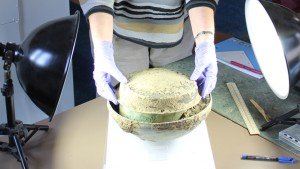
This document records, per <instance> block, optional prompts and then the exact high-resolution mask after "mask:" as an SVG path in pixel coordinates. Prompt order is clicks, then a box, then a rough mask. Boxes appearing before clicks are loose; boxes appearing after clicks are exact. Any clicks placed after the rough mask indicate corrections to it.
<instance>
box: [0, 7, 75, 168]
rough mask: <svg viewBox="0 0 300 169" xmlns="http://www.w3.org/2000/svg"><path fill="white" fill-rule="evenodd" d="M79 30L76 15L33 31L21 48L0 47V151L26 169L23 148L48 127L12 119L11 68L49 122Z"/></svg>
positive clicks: (9, 44)
mask: <svg viewBox="0 0 300 169" xmlns="http://www.w3.org/2000/svg"><path fill="white" fill-rule="evenodd" d="M78 27H79V13H76V14H74V15H70V16H66V17H63V18H59V19H56V20H53V21H49V22H47V23H45V24H43V25H41V26H39V27H38V28H36V29H35V30H34V31H32V32H31V34H30V35H29V36H28V37H27V38H26V39H25V40H24V42H23V43H22V44H20V45H17V44H14V43H6V44H2V43H0V57H1V58H2V60H3V62H4V65H3V69H4V84H3V87H2V88H1V92H2V94H3V96H4V97H5V104H6V113H7V123H6V124H2V125H1V126H0V135H6V136H8V142H0V151H5V152H9V153H11V154H12V155H13V156H15V157H16V158H17V160H18V161H20V162H21V165H22V168H23V169H28V164H27V161H26V157H25V155H24V152H23V150H22V146H23V145H24V144H25V143H26V142H27V141H28V140H29V139H30V138H31V137H32V136H33V135H34V134H35V133H36V132H37V131H39V130H43V131H47V130H48V129H49V127H48V126H47V125H35V124H23V123H22V122H21V121H18V120H16V119H15V109H14V100H13V94H14V90H13V81H12V79H11V71H10V68H11V66H12V63H14V64H15V67H16V72H17V78H18V80H19V82H20V84H21V86H22V88H23V89H24V91H25V93H26V94H27V95H28V96H29V98H30V99H31V100H32V101H33V103H34V104H35V105H36V106H37V107H38V108H40V109H41V110H42V111H43V112H44V113H45V114H47V115H48V116H49V119H50V121H51V120H52V118H53V116H54V113H55V110H56V107H57V105H58V101H59V98H60V95H61V92H62V88H63V84H64V82H65V78H66V74H67V71H68V67H69V65H70V63H71V58H72V55H73V49H74V46H75V41H76V37H77V32H78Z"/></svg>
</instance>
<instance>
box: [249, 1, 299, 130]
mask: <svg viewBox="0 0 300 169" xmlns="http://www.w3.org/2000/svg"><path fill="white" fill-rule="evenodd" d="M245 16H246V23H247V29H248V33H249V37H250V40H251V44H252V46H253V50H254V53H255V56H256V59H257V61H258V64H259V66H260V68H261V70H262V72H263V75H264V77H265V79H266V81H267V83H268V85H269V86H270V88H271V89H272V91H273V92H274V93H275V94H276V95H277V96H278V97H279V98H280V99H286V98H287V96H288V94H289V91H290V87H294V86H296V85H297V83H298V82H299V80H300V17H299V16H297V14H296V13H295V12H293V11H292V10H290V9H288V8H286V7H284V6H281V5H279V4H276V3H272V2H269V1H264V0H246V4H245ZM297 114H300V108H299V105H297V108H295V109H294V110H292V111H289V112H287V113H285V114H283V115H281V116H279V117H276V118H274V119H272V120H271V121H270V122H268V123H266V124H264V125H262V128H261V130H262V131H264V130H266V129H268V128H270V127H272V126H274V125H276V124H287V125H293V124H300V119H299V118H293V116H295V115H297Z"/></svg>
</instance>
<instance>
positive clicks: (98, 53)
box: [93, 41, 127, 105]
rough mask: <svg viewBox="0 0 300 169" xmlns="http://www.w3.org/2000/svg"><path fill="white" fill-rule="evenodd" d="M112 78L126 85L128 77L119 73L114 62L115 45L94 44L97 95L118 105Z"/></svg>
mask: <svg viewBox="0 0 300 169" xmlns="http://www.w3.org/2000/svg"><path fill="white" fill-rule="evenodd" d="M111 76H113V77H114V78H115V79H116V80H117V81H119V82H121V83H126V82H127V79H126V77H125V76H124V75H123V74H122V73H121V72H120V71H119V69H118V68H117V66H116V64H115V60H114V50H113V44H112V43H111V42H108V41H102V42H99V43H94V72H93V77H94V80H95V84H96V88H97V93H98V94H99V95H100V96H102V97H104V98H105V99H107V100H109V101H111V102H113V103H114V104H115V105H116V104H118V101H117V98H116V95H115V90H114V87H113V86H112V84H111Z"/></svg>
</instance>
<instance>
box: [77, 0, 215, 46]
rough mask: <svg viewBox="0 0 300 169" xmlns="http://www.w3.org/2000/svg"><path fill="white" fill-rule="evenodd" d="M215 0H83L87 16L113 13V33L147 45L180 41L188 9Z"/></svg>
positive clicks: (208, 5)
mask: <svg viewBox="0 0 300 169" xmlns="http://www.w3.org/2000/svg"><path fill="white" fill-rule="evenodd" d="M215 5H216V2H215V1H214V0H81V7H82V9H83V11H84V12H85V14H86V16H87V17H88V16H89V15H90V14H92V13H94V12H106V13H110V14H112V15H113V16H114V33H115V34H116V35H118V36H120V37H122V38H125V39H129V40H131V41H133V42H137V43H139V44H141V43H142V44H143V43H144V44H143V45H145V46H152V47H153V45H154V46H155V44H159V46H164V45H163V44H166V46H168V45H170V44H172V45H174V44H177V43H179V41H180V40H181V38H182V34H183V23H184V18H185V17H186V16H187V10H186V9H191V8H193V7H198V6H207V7H210V8H212V9H214V10H215Z"/></svg>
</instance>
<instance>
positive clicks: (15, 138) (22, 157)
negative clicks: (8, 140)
mask: <svg viewBox="0 0 300 169" xmlns="http://www.w3.org/2000/svg"><path fill="white" fill-rule="evenodd" d="M12 137H13V141H14V143H15V146H16V149H17V151H18V154H19V157H20V161H21V165H22V168H23V169H29V167H28V164H27V161H26V158H25V154H24V152H23V149H22V146H21V143H20V140H19V138H18V136H17V135H15V134H14V135H13V136H12Z"/></svg>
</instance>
